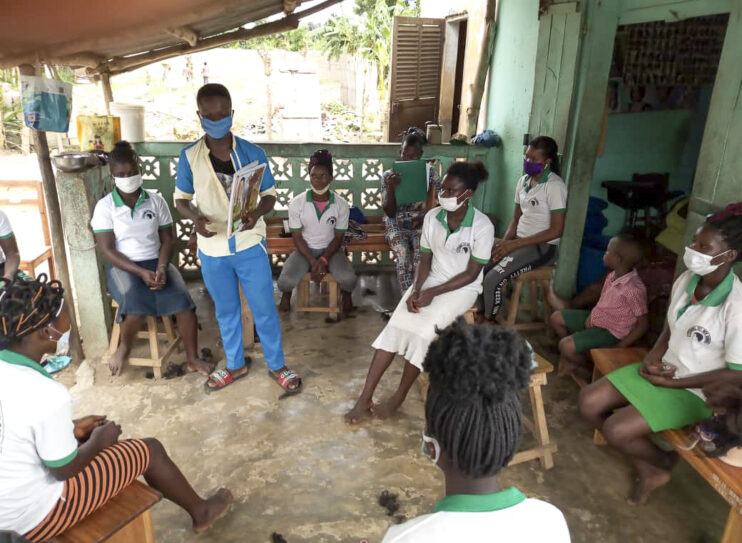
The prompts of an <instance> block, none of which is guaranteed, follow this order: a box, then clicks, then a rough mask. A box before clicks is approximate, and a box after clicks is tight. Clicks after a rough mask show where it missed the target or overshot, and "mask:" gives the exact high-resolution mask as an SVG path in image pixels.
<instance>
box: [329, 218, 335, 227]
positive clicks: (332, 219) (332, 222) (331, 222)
mask: <svg viewBox="0 0 742 543" xmlns="http://www.w3.org/2000/svg"><path fill="white" fill-rule="evenodd" d="M335 223H337V219H336V218H335V217H327V224H329V225H330V226H335Z"/></svg>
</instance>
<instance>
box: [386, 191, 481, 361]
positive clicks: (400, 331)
mask: <svg viewBox="0 0 742 543" xmlns="http://www.w3.org/2000/svg"><path fill="white" fill-rule="evenodd" d="M447 217H448V215H447V213H446V210H445V209H443V208H442V207H436V208H433V209H431V210H430V211H428V213H427V214H426V215H425V219H424V220H423V228H422V236H421V238H420V251H421V252H423V253H433V261H432V263H431V266H430V274H429V275H428V278H427V279H426V280H425V283H424V284H423V287H422V290H425V289H428V288H431V287H434V286H437V285H440V284H443V283H445V282H447V281H449V280H450V279H452V278H453V277H455V276H457V275H459V274H460V273H463V272H464V271H466V268H467V267H468V266H469V261H470V260H474V261H475V262H478V263H480V264H486V263H487V262H488V261H489V258H490V254H491V253H492V244H493V243H494V241H495V227H494V226H493V225H492V222H491V221H490V220H489V219H488V218H487V216H486V215H485V214H484V213H482V212H481V211H478V210H477V209H474V207H473V206H471V205H470V206H469V209H468V210H467V212H466V215H465V216H464V219H463V221H461V224H460V225H459V227H458V228H457V229H456V230H454V231H453V232H451V230H450V229H449V227H448V218H447ZM411 292H412V287H410V288H409V289H408V290H407V292H405V294H404V296H403V297H402V300H401V301H400V302H399V304H398V305H397V308H396V309H395V310H394V313H393V314H392V317H391V319H389V322H388V323H387V325H386V326H385V327H384V330H382V332H381V334H380V335H379V337H377V338H376V341H374V343H373V347H374V349H381V350H384V351H388V352H393V353H397V354H400V355H402V356H403V357H404V358H405V360H407V361H408V362H410V364H412V365H413V366H416V367H417V368H418V369H420V370H422V365H423V360H424V359H425V355H426V354H427V352H428V346H429V345H430V343H431V342H432V341H433V340H434V339H435V336H436V332H435V331H436V328H438V329H442V328H445V327H446V326H448V325H449V324H451V323H452V322H453V321H454V320H455V319H456V317H459V316H460V315H463V314H464V313H465V312H466V310H467V309H469V308H471V307H472V306H473V305H474V303H475V302H476V300H477V296H479V293H480V292H482V272H479V276H478V277H477V278H476V279H475V280H474V281H472V282H471V283H469V284H468V285H465V286H463V287H461V288H459V289H457V290H453V291H449V292H446V293H444V294H441V295H439V296H436V297H435V298H433V301H432V302H431V304H430V305H429V306H426V307H421V308H420V312H419V313H412V312H410V311H409V310H408V309H407V299H408V298H409V297H410V293H411Z"/></svg>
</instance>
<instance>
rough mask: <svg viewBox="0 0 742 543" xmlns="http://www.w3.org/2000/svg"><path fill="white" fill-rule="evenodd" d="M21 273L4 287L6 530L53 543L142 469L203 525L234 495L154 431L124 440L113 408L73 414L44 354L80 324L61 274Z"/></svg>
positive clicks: (1, 388) (1, 406)
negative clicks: (190, 470) (110, 416)
mask: <svg viewBox="0 0 742 543" xmlns="http://www.w3.org/2000/svg"><path fill="white" fill-rule="evenodd" d="M46 279H47V278H46V276H45V275H44V274H41V275H40V276H39V277H38V279H36V280H30V279H29V280H25V279H22V278H16V279H15V280H14V281H13V282H12V283H9V284H6V285H5V286H4V287H3V288H2V289H0V323H1V324H0V342H3V343H4V344H6V345H7V349H6V350H2V351H0V413H1V414H2V421H1V422H2V425H0V531H10V532H16V533H19V534H22V535H24V537H25V538H26V539H28V540H30V541H33V542H37V541H47V540H49V539H51V538H53V537H54V536H56V535H57V534H60V533H62V532H64V531H65V530H67V529H69V528H71V527H72V526H74V525H76V524H78V523H79V522H80V521H82V520H83V519H84V518H85V517H87V516H89V515H90V514H91V513H93V512H94V511H95V510H96V509H98V508H99V507H101V506H102V505H104V504H105V503H106V502H108V501H109V500H110V499H111V498H113V497H114V496H116V495H117V494H118V493H119V492H121V491H122V490H123V489H124V488H126V487H127V486H128V485H130V484H131V483H132V482H134V481H135V480H136V479H137V478H138V477H140V476H142V475H143V476H144V478H145V479H146V481H147V483H149V484H150V486H152V487H153V488H155V489H157V490H159V491H160V492H162V494H163V495H164V496H165V497H166V498H167V499H169V500H171V501H173V502H175V503H176V504H177V505H179V506H181V507H182V508H183V509H185V510H186V511H187V512H188V514H189V515H190V516H191V520H192V523H193V524H192V526H193V530H194V531H195V532H202V531H204V530H206V529H208V528H209V527H210V526H211V525H212V524H213V523H214V522H215V521H216V520H217V519H218V518H220V517H221V516H223V515H224V514H225V513H226V512H227V511H228V509H229V506H230V504H231V503H232V501H233V497H232V494H231V492H230V491H229V490H227V489H225V488H222V489H220V490H218V491H217V492H216V493H215V494H214V495H213V496H211V497H210V498H208V499H203V498H201V497H200V496H199V495H198V494H196V492H195V491H194V490H193V488H192V487H191V485H190V484H189V483H188V481H187V480H186V478H185V477H184V476H183V474H182V473H181V471H180V470H179V469H178V467H177V466H176V465H175V464H174V463H173V461H172V460H171V459H170V457H169V456H168V454H167V452H165V449H164V447H163V446H162V444H161V443H160V442H159V441H157V440H156V439H153V438H147V439H127V440H125V441H119V436H120V435H121V427H120V426H119V425H118V424H116V423H115V422H113V421H108V420H106V417H105V416H97V415H90V416H87V417H83V418H80V419H76V420H73V419H72V398H71V397H70V394H69V392H68V391H67V388H66V387H65V386H64V385H62V384H61V383H58V382H56V381H55V380H54V379H53V378H52V377H51V376H50V375H49V374H48V373H46V370H45V369H44V368H42V367H41V365H40V361H41V358H42V356H43V355H44V354H45V353H53V352H55V350H56V348H57V343H58V342H59V341H60V340H61V339H62V338H63V337H65V336H68V335H69V331H70V326H71V325H70V316H69V312H68V309H67V307H65V306H64V298H63V292H64V291H63V289H62V285H61V284H60V283H59V281H51V282H47V280H46Z"/></svg>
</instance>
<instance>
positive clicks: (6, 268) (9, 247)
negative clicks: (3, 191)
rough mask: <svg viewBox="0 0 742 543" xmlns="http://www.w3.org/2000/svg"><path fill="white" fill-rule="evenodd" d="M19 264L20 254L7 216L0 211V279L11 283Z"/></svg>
mask: <svg viewBox="0 0 742 543" xmlns="http://www.w3.org/2000/svg"><path fill="white" fill-rule="evenodd" d="M20 264H21V254H20V253H19V252H18V243H16V240H15V234H14V233H13V227H12V226H11V225H10V221H9V220H8V216H7V215H6V214H5V212H4V211H3V210H1V209H0V277H2V278H3V279H4V280H7V281H12V280H13V278H14V277H15V275H16V274H17V273H18V266H20Z"/></svg>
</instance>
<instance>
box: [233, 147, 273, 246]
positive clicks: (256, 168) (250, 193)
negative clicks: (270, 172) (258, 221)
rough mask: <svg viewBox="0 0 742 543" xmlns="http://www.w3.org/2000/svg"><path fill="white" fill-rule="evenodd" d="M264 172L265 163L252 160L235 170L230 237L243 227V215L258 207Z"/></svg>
mask: <svg viewBox="0 0 742 543" xmlns="http://www.w3.org/2000/svg"><path fill="white" fill-rule="evenodd" d="M264 172H265V164H259V163H258V161H255V162H251V163H250V164H248V165H247V166H243V167H242V168H240V169H239V170H237V171H236V172H235V174H234V177H233V181H232V193H231V194H230V197H229V217H228V218H227V237H228V238H231V237H232V236H233V235H235V234H236V233H237V232H239V231H240V228H242V224H243V222H242V215H243V214H244V213H249V212H250V211H255V209H257V207H258V196H259V195H260V185H261V184H262V183H263V173H264Z"/></svg>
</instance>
